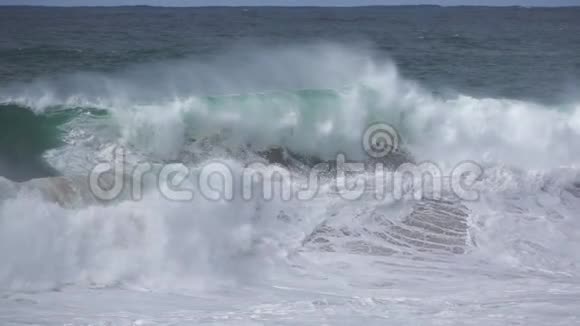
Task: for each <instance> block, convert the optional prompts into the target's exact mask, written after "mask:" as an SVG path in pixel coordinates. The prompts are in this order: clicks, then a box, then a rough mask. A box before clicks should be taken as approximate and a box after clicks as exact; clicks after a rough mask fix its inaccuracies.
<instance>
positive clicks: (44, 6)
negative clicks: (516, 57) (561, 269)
mask: <svg viewBox="0 0 580 326" xmlns="http://www.w3.org/2000/svg"><path fill="white" fill-rule="evenodd" d="M0 7H40V8H142V7H147V8H248V7H253V8H368V7H438V8H463V7H471V8H525V9H529V8H546V9H554V8H580V5H565V6H533V5H532V6H522V5H470V4H465V5H440V4H409V5H405V4H400V5H394V4H393V5H353V6H349V5H334V6H330V5H326V6H325V5H304V6H300V5H297V6H291V5H290V6H289V5H275V4H273V5H201V6H192V5H185V6H171V5H170V6H163V5H118V6H115V5H80V6H79V5H71V6H67V5H26V4H22V5H20V4H0Z"/></svg>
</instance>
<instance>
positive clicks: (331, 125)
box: [0, 42, 580, 325]
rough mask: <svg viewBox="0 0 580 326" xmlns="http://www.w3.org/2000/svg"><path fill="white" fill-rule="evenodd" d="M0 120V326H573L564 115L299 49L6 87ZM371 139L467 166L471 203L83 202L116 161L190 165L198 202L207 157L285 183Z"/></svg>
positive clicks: (344, 50)
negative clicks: (377, 126)
mask: <svg viewBox="0 0 580 326" xmlns="http://www.w3.org/2000/svg"><path fill="white" fill-rule="evenodd" d="M0 110H3V111H2V113H1V114H0V118H2V119H3V120H1V121H0V126H15V127H13V128H8V127H6V128H4V127H3V129H2V130H1V131H0V135H2V136H4V137H5V138H0V151H1V152H0V155H2V156H0V172H3V174H2V175H4V176H6V178H5V177H0V262H1V264H0V321H2V324H6V325H11V324H24V323H26V324H71V323H72V324H75V325H76V324H78V325H89V324H90V325H111V324H112V325H157V324H160V325H184V324H187V325H197V324H201V323H213V324H234V325H240V324H248V325H253V324H258V325H259V324H265V323H272V324H288V325H295V324H312V325H314V324H316V325H319V324H349V325H350V324H356V323H361V322H364V323H369V324H373V325H375V324H376V325H384V324H400V325H416V324H421V325H423V324H425V325H456V324H462V325H463V324H465V325H506V324H514V325H519V324H526V325H547V324H553V325H572V324H575V323H578V321H579V319H580V315H579V314H578V309H577V308H578V307H579V306H580V281H579V280H580V279H579V278H578V277H579V273H580V270H579V268H580V265H579V261H580V254H579V253H578V251H577V250H576V248H578V245H580V225H579V223H580V221H579V220H578V218H577V216H576V215H577V212H578V210H579V209H580V173H579V172H580V170H578V167H577V162H579V159H580V157H578V156H579V155H580V154H579V153H578V152H577V151H576V150H575V149H576V148H578V146H579V145H580V144H578V139H580V137H579V136H580V135H579V134H580V113H579V112H580V104H578V102H577V101H576V100H574V99H570V98H566V99H559V100H558V101H537V100H525V99H511V98H506V97H501V96H498V97H489V96H476V95H469V94H467V93H461V92H453V93H451V92H440V91H438V90H437V91H435V90H433V89H431V88H430V86H427V85H425V84H424V83H421V82H418V81H416V80H413V79H412V78H409V77H405V76H404V74H403V73H402V72H400V71H399V69H398V68H397V64H396V63H395V62H394V61H393V59H391V58H390V57H389V56H388V55H386V54H384V53H382V52H380V51H376V50H372V49H368V50H365V49H364V47H360V46H357V47H354V46H346V45H344V44H342V45H341V44H336V43H328V42H326V43H321V42H314V43H308V44H307V45H305V44H295V45H285V46H276V47H274V46H264V45H261V46H258V45H251V46H250V45H246V46H244V47H241V46H238V47H233V48H230V49H229V50H226V51H221V52H220V53H219V54H217V55H214V56H211V58H206V59H202V58H201V57H200V56H188V57H186V58H181V59H179V60H167V59H166V60H161V61H160V62H157V63H148V64H136V65H131V66H130V67H125V68H123V69H118V70H116V71H114V72H103V71H101V72H82V71H80V72H75V73H67V74H61V75H58V76H44V77H39V78H35V79H33V80H32V81H14V82H11V83H9V85H7V86H6V87H3V88H2V89H0ZM32 113H34V114H32ZM5 117H9V118H5ZM10 121H14V122H15V123H13V124H11V123H10ZM16 122H18V123H19V124H20V125H16ZM375 122H384V123H388V124H390V125H391V126H393V127H395V128H396V129H397V130H398V132H399V133H400V136H401V139H402V143H401V147H402V150H403V151H404V153H405V155H402V158H401V160H404V161H409V162H417V163H420V162H425V161H429V162H432V163H434V164H437V165H439V166H441V167H442V169H443V170H445V171H448V170H449V169H451V168H453V167H454V166H455V165H457V164H460V163H461V162H463V161H465V160H469V161H473V162H475V163H477V164H479V165H480V166H481V167H482V168H483V174H482V175H481V176H479V177H478V178H477V179H476V180H475V182H474V184H473V185H472V187H473V189H474V190H477V192H478V194H479V196H478V199H477V200H475V201H467V200H462V199H461V198H457V197H455V196H452V194H451V193H446V194H445V196H443V198H438V199H413V198H410V196H409V197H408V198H404V199H400V200H399V199H393V198H390V197H387V198H384V199H383V198H382V199H377V198H375V196H374V195H375V193H374V191H376V189H373V188H372V187H369V188H367V189H366V192H365V194H364V195H363V196H361V198H359V199H358V200H355V201H351V200H346V199H343V198H341V196H339V194H338V193H337V190H336V187H335V186H334V185H333V183H332V182H331V181H329V180H322V181H321V182H322V184H321V187H320V189H319V191H318V193H317V194H316V195H315V196H314V197H313V198H311V199H310V200H308V201H301V200H299V199H297V198H294V197H292V198H291V199H290V200H286V199H284V198H281V196H274V198H273V199H271V200H266V199H262V198H259V197H257V196H254V197H252V198H250V199H244V198H242V197H241V196H239V195H236V196H234V198H233V199H232V200H224V199H222V200H218V201H214V200H210V199H207V198H204V197H203V196H200V195H199V193H196V196H195V197H194V198H193V200H190V201H172V200H168V199H167V198H166V197H164V196H163V194H162V193H161V192H160V191H159V190H158V187H157V185H156V184H154V183H150V184H146V186H145V191H144V195H143V198H141V199H140V200H137V201H135V200H131V199H130V198H128V197H121V198H120V199H119V200H116V201H112V202H103V201H100V200H98V199H96V198H94V196H93V194H92V193H91V192H90V191H89V186H88V184H87V182H88V176H87V173H88V171H89V170H90V169H92V168H93V167H94V166H95V164H97V163H99V162H103V161H107V160H111V156H110V154H111V151H112V150H114V149H115V148H116V147H118V146H121V147H123V148H124V149H125V150H126V151H127V154H128V161H127V164H128V165H135V164H137V163H138V162H140V161H141V162H142V161H147V162H152V163H154V164H155V165H156V166H160V165H161V164H163V163H172V164H182V165H183V166H186V167H188V168H190V169H192V171H194V173H193V174H192V176H191V178H190V179H188V180H186V181H185V184H186V186H187V187H190V188H192V189H195V190H199V189H198V188H199V187H200V186H199V184H196V182H195V180H194V177H195V176H196V173H198V172H199V169H201V168H202V167H203V166H204V164H206V163H207V162H208V161H213V160H220V161H221V162H224V163H225V164H227V166H228V167H229V168H230V171H231V173H232V175H233V177H234V179H233V180H238V179H239V178H241V176H242V174H243V173H244V168H245V167H246V166H247V165H248V164H249V163H251V162H255V161H260V162H264V161H273V162H274V163H278V164H284V165H285V167H287V168H289V169H290V171H292V173H293V178H292V180H291V182H292V183H293V184H292V185H293V186H295V187H299V186H304V185H305V183H306V182H307V181H306V179H305V175H304V168H305V165H308V164H307V163H308V162H313V161H325V160H333V159H335V158H336V155H337V154H339V153H342V154H344V155H345V156H346V157H347V158H348V159H349V160H352V161H363V162H367V163H368V162H369V158H368V157H367V156H366V153H365V151H364V150H363V146H362V137H363V134H364V132H365V129H366V128H367V127H368V126H369V125H370V124H372V123H375ZM19 126H20V127H19ZM25 126H29V127H30V128H31V131H30V132H29V133H23V130H24V129H23V128H24V127H25ZM2 132H3V133H4V134H1V133H2ZM4 139H6V140H7V141H4ZM14 139H22V143H18V142H14V141H13V140H14ZM24 140H26V141H24ZM19 146H22V148H21V147H19ZM273 148H274V149H280V148H281V151H283V152H284V153H286V154H288V153H290V154H288V155H291V156H293V157H295V158H296V159H295V160H294V159H292V160H282V159H279V158H274V156H275V155H274V154H272V153H270V152H268V151H269V150H272V149H273ZM265 153H266V154H265ZM33 159H34V162H36V163H35V164H30V165H29V166H21V164H20V163H19V162H29V161H32V160H33ZM41 163H42V166H43V168H42V169H44V166H45V165H47V166H48V167H49V168H50V169H49V170H50V171H51V172H50V173H48V172H47V173H45V172H43V171H45V170H42V169H39V168H38V166H39V165H38V164H41ZM399 163H400V162H399ZM16 168H19V169H20V170H19V171H18V172H19V173H18V174H16V173H15V172H14V171H16ZM270 168H272V167H271V166H265V167H262V168H261V169H270ZM23 171H26V173H30V171H35V173H37V174H40V176H43V178H38V179H33V180H28V179H30V178H26V177H22V176H25V175H26V173H24V172H23ZM12 172H14V173H12ZM20 172H22V173H20ZM10 173H12V174H10ZM17 175H18V176H20V178H16V177H14V176H17ZM56 175H59V176H58V177H56ZM33 176H34V177H35V176H37V175H34V174H32V176H31V177H33ZM364 177H365V178H366V180H371V181H376V178H377V176H376V175H374V174H372V173H370V172H368V171H367V172H366V173H365V175H364ZM9 178H10V179H12V180H9ZM234 189H236V191H237V190H239V189H238V188H235V187H234Z"/></svg>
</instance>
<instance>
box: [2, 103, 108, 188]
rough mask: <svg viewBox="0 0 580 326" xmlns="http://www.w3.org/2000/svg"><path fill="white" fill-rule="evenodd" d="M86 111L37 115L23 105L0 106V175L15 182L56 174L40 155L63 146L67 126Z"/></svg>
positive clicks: (53, 112) (68, 110)
mask: <svg viewBox="0 0 580 326" xmlns="http://www.w3.org/2000/svg"><path fill="white" fill-rule="evenodd" d="M92 111H94V112H93V114H104V113H103V112H100V111H98V110H92ZM85 112H87V109H81V108H79V109H58V108H54V109H52V110H47V111H46V112H45V113H43V114H36V113H34V112H33V111H32V110H30V109H29V108H27V107H24V106H19V105H14V104H1V105H0V175H3V176H5V177H8V178H10V179H13V180H16V181H21V180H26V179H30V178H37V177H45V176H53V175H56V174H57V172H56V171H54V170H53V169H52V168H51V167H50V166H49V165H48V164H46V163H45V162H44V160H43V154H44V153H45V152H46V151H48V150H50V149H54V148H58V147H60V146H63V145H64V144H65V142H64V140H63V137H64V136H65V135H66V133H67V128H66V125H67V123H69V122H71V121H73V120H74V119H75V118H77V117H78V116H79V115H81V114H84V113H85Z"/></svg>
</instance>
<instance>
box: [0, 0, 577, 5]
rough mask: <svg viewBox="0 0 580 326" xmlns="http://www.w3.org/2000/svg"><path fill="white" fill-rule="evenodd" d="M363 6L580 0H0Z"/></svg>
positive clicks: (24, 1)
mask: <svg viewBox="0 0 580 326" xmlns="http://www.w3.org/2000/svg"><path fill="white" fill-rule="evenodd" d="M139 4H144V5H157V6H208V5H214V6H217V5H220V6H221V5H233V6H253V5H258V6H259V5H278V6H307V5H311V6H365V5H400V4H408V5H414V4H439V5H489V6H506V5H507V6H509V5H520V6H580V0H407V1H405V0H0V5H45V6H115V5H139Z"/></svg>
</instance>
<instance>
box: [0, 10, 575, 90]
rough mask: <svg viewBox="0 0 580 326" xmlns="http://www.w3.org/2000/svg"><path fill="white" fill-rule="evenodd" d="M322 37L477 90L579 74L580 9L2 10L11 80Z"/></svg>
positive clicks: (2, 75) (557, 85) (539, 84)
mask: <svg viewBox="0 0 580 326" xmlns="http://www.w3.org/2000/svg"><path fill="white" fill-rule="evenodd" d="M318 41H324V42H337V43H341V44H349V45H356V44H357V43H361V44H364V45H370V46H371V47H373V48H374V49H376V50H378V51H380V52H381V53H382V54H384V55H385V56H392V57H393V58H394V59H395V61H396V62H397V64H398V65H399V67H400V69H401V70H402V72H403V74H404V75H405V76H408V77H409V78H411V79H414V80H417V81H421V82H425V83H427V84H429V85H433V86H437V87H443V88H445V87H448V88H451V89H454V90H457V91H462V92H468V93H472V94H481V95H487V96H495V97H510V98H514V97H515V98H526V99H527V98H534V99H545V100H550V99H553V98H554V97H558V96H564V95H569V94H567V91H568V90H569V89H570V87H572V86H573V85H574V86H575V85H577V82H578V76H580V55H578V54H579V53H580V8H551V9H541V8H532V9H530V8H521V7H513V8H485V7H454V8H453V7H452V8H443V7H434V6H433V7H431V6H425V7H363V8H253V7H249V8H151V7H121V8H34V7H31V8H27V7H21V8H19V7H2V8H0V83H2V84H3V85H6V84H8V83H11V82H14V81H19V80H30V79H33V78H36V77H40V76H47V75H48V76H52V75H55V74H59V73H70V72H75V71H114V70H118V69H122V68H123V67H126V66H129V65H134V64H138V63H148V62H157V61H163V60H168V59H177V58H187V57H191V56H212V55H215V54H218V53H221V52H223V51H227V50H228V49H229V48H231V47H232V45H234V44H236V43H239V42H256V43H260V44H263V45H267V46H280V45H286V44H288V43H294V44H301V43H305V42H318Z"/></svg>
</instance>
